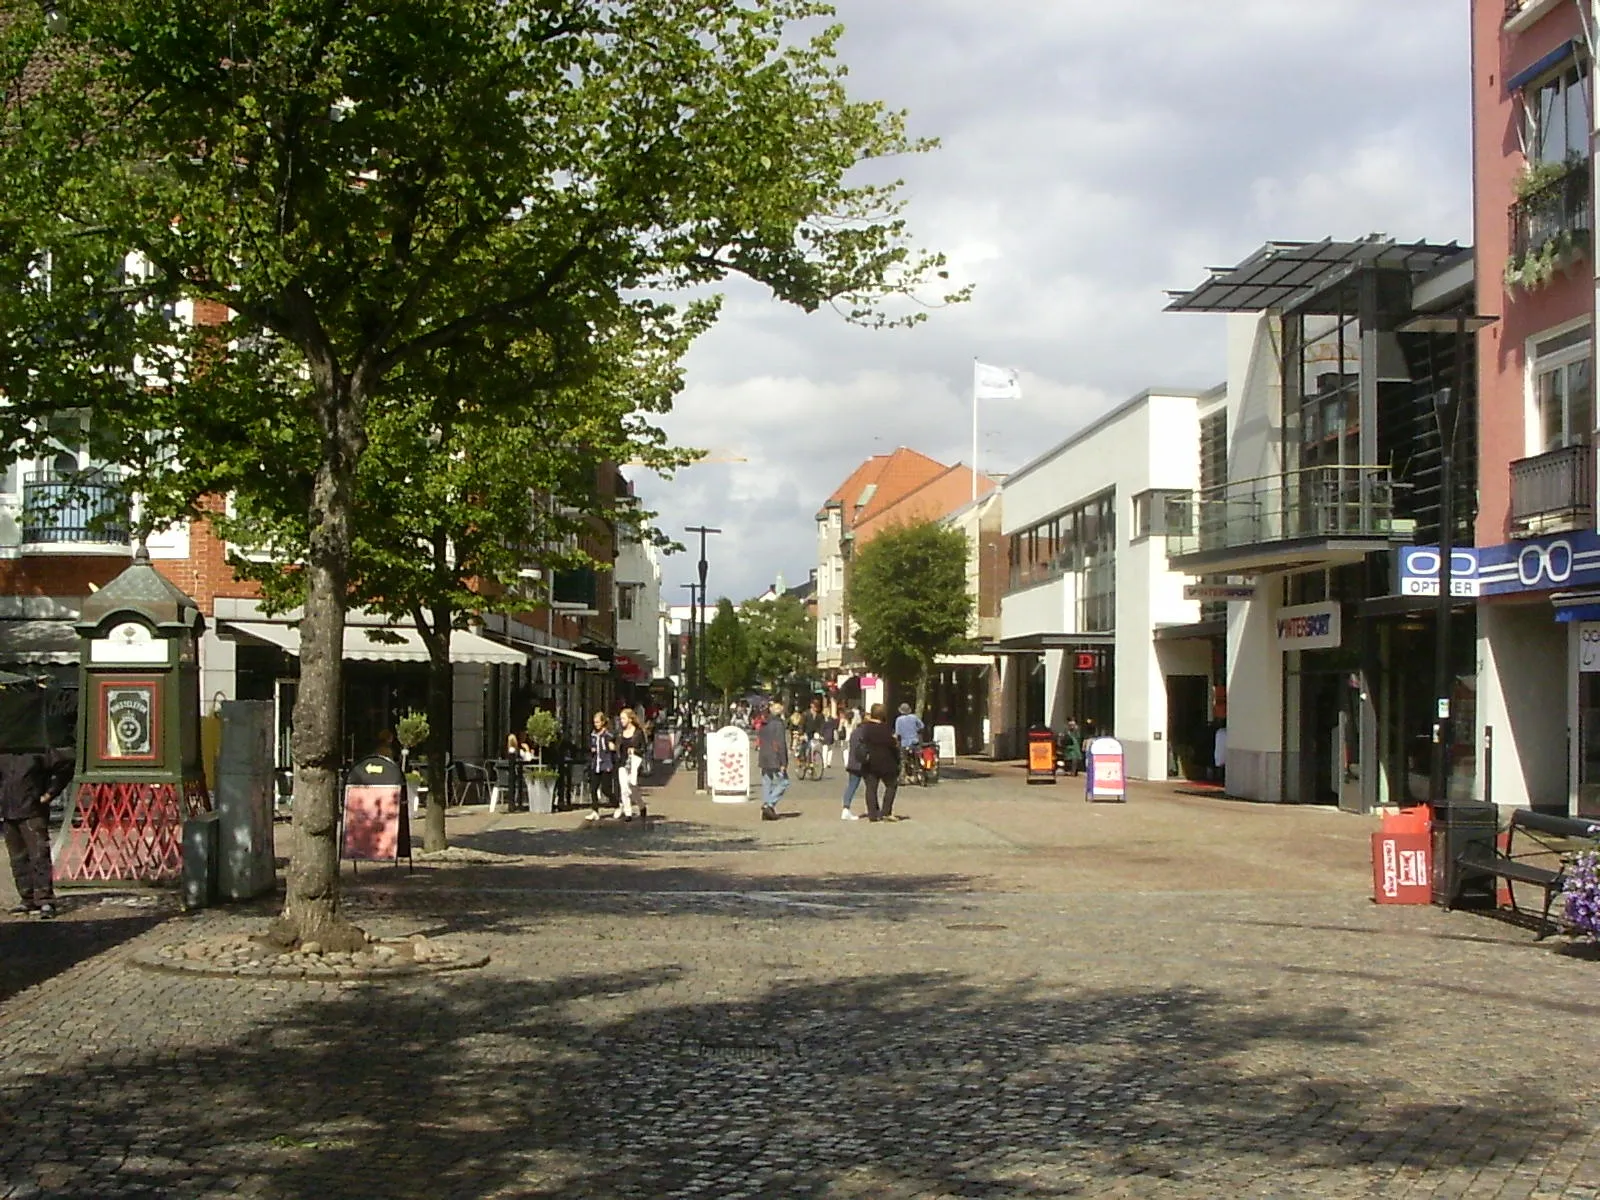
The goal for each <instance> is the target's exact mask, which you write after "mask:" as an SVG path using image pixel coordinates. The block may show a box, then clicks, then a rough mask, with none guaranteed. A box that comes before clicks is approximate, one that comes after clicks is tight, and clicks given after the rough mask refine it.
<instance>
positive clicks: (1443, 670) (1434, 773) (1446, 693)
mask: <svg viewBox="0 0 1600 1200" xmlns="http://www.w3.org/2000/svg"><path fill="white" fill-rule="evenodd" d="M1456 344H1457V346H1458V347H1459V346H1460V344H1461V343H1460V339H1459V338H1458V339H1457V343H1456ZM1459 358H1460V351H1459V349H1458V351H1457V359H1458V360H1459ZM1460 378H1461V376H1460V374H1459V373H1458V374H1457V376H1456V379H1457V382H1458V383H1459V381H1460ZM1459 393H1460V388H1459V387H1455V388H1447V387H1446V388H1439V389H1438V390H1436V391H1435V392H1434V393H1433V419H1434V421H1435V423H1436V424H1437V425H1438V427H1439V596H1438V607H1437V608H1436V609H1435V611H1434V646H1433V698H1434V713H1433V717H1434V724H1433V762H1432V763H1431V764H1430V766H1431V768H1432V770H1431V773H1430V777H1429V780H1428V799H1429V801H1430V802H1432V803H1433V804H1436V805H1440V804H1444V803H1446V802H1447V801H1448V800H1449V799H1450V744H1451V740H1452V734H1451V721H1450V691H1451V688H1450V679H1451V675H1452V671H1451V668H1450V607H1451V601H1452V597H1451V595H1450V590H1451V571H1450V567H1451V562H1450V557H1451V554H1452V553H1453V551H1454V550H1455V546H1454V545H1453V544H1452V543H1453V537H1454V534H1455V517H1456V514H1455V507H1456V506H1455V495H1454V492H1453V481H1452V478H1451V475H1452V472H1451V460H1452V459H1453V458H1454V456H1455V440H1456V418H1457V416H1458V414H1459V411H1460V395H1459Z"/></svg>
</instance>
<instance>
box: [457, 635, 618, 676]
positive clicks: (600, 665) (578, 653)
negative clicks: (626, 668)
mask: <svg viewBox="0 0 1600 1200" xmlns="http://www.w3.org/2000/svg"><path fill="white" fill-rule="evenodd" d="M483 631H484V633H486V634H488V635H489V636H490V637H492V638H493V639H494V640H495V641H496V642H503V643H504V644H506V645H507V646H511V647H514V648H515V649H516V650H517V651H518V652H519V653H522V654H543V655H546V656H548V657H550V658H559V659H561V660H563V661H565V662H569V663H573V664H575V665H577V666H579V667H586V668H588V669H589V670H591V671H603V670H605V669H606V664H605V662H604V660H602V659H601V657H600V656H599V655H598V654H586V653H584V652H583V651H582V650H568V649H567V648H566V647H565V646H552V645H550V644H549V643H548V642H530V641H529V640H528V639H527V638H521V637H517V636H516V635H515V634H511V633H506V632H505V631H503V630H499V629H493V628H490V627H489V626H487V625H485V626H484V629H483Z"/></svg>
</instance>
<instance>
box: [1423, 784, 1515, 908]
mask: <svg viewBox="0 0 1600 1200" xmlns="http://www.w3.org/2000/svg"><path fill="white" fill-rule="evenodd" d="M1499 833H1500V809H1499V808H1498V807H1497V806H1496V805H1493V804H1485V803H1483V802H1481V801H1477V800H1449V801H1445V802H1443V803H1440V804H1435V805H1434V806H1433V902H1434V903H1435V904H1437V905H1439V906H1440V907H1441V908H1493V907H1495V904H1496V882H1497V881H1496V877H1495V876H1494V875H1493V874H1492V873H1491V872H1489V871H1483V870H1476V869H1474V868H1472V867H1463V866H1462V865H1460V863H1459V862H1457V859H1458V858H1459V857H1460V856H1461V852H1462V851H1463V850H1465V849H1466V848H1467V847H1468V846H1474V845H1475V846H1478V847H1480V848H1481V849H1482V850H1484V851H1485V852H1486V853H1489V854H1493V853H1494V850H1495V844H1496V842H1495V839H1496V838H1497V837H1498V836H1499Z"/></svg>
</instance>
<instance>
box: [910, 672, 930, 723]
mask: <svg viewBox="0 0 1600 1200" xmlns="http://www.w3.org/2000/svg"><path fill="white" fill-rule="evenodd" d="M930 671H931V667H930V666H929V664H928V663H925V662H921V663H918V664H917V703H916V708H915V710H914V711H915V712H916V714H917V715H918V716H919V717H920V716H922V714H923V713H925V712H927V711H928V675H929V673H930Z"/></svg>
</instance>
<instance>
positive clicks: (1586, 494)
mask: <svg viewBox="0 0 1600 1200" xmlns="http://www.w3.org/2000/svg"><path fill="white" fill-rule="evenodd" d="M1594 454H1595V451H1594V446H1593V444H1591V443H1589V442H1579V443H1577V444H1576V445H1572V446H1562V447H1561V448H1560V449H1558V450H1551V451H1549V452H1547V453H1545V454H1536V455H1534V456H1533V457H1532V458H1519V459H1518V460H1517V461H1516V462H1514V463H1512V464H1511V536H1512V537H1534V536H1537V535H1538V534H1541V533H1564V532H1566V531H1568V530H1573V529H1592V528H1594V518H1595V507H1594V482H1595V465H1594Z"/></svg>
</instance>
